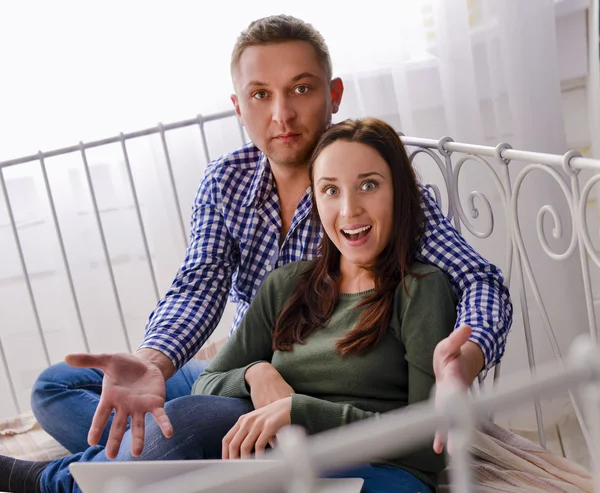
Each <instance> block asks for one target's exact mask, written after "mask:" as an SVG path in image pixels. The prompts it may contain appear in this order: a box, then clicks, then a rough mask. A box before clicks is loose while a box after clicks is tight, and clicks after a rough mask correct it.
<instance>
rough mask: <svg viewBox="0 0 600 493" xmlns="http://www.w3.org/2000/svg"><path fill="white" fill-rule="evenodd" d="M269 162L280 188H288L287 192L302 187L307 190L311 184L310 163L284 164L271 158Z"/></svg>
mask: <svg viewBox="0 0 600 493" xmlns="http://www.w3.org/2000/svg"><path fill="white" fill-rule="evenodd" d="M269 163H270V165H271V171H272V173H273V177H274V178H275V183H276V184H277V188H278V190H286V194H287V190H295V189H302V190H303V191H305V190H306V189H307V188H308V186H309V185H310V179H309V177H308V164H305V165H297V166H283V165H281V164H277V163H274V162H273V161H270V160H269Z"/></svg>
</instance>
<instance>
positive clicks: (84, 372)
mask: <svg viewBox="0 0 600 493" xmlns="http://www.w3.org/2000/svg"><path fill="white" fill-rule="evenodd" d="M83 387H87V388H92V387H98V389H101V388H102V372H100V371H99V370H94V369H90V368H74V367H72V366H69V365H67V364H66V363H64V362H62V363H56V364H54V365H52V366H49V367H48V368H46V369H45V370H44V371H43V372H42V373H40V375H39V376H38V378H37V379H36V381H35V383H34V384H33V387H32V389H31V408H32V410H33V413H34V414H35V415H36V416H37V413H38V412H40V411H41V410H42V409H43V408H44V406H45V405H47V404H48V401H49V400H52V398H54V397H58V396H60V395H61V394H63V393H64V392H67V391H69V390H74V389H77V388H83Z"/></svg>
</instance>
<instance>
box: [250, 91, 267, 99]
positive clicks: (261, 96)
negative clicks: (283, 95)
mask: <svg viewBox="0 0 600 493" xmlns="http://www.w3.org/2000/svg"><path fill="white" fill-rule="evenodd" d="M253 97H254V99H265V98H266V97H267V91H258V92H255V93H254V96H253Z"/></svg>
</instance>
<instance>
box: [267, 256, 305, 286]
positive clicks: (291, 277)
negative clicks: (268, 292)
mask: <svg viewBox="0 0 600 493" xmlns="http://www.w3.org/2000/svg"><path fill="white" fill-rule="evenodd" d="M312 264H313V261H310V260H299V261H297V262H291V263H289V264H285V265H282V266H281V267H277V269H275V270H274V271H273V272H271V273H270V274H269V275H268V276H267V277H266V279H265V281H264V283H265V284H266V285H267V286H269V287H271V288H275V289H285V288H287V287H290V286H292V287H293V286H296V284H298V282H299V281H300V279H301V277H302V274H304V273H305V272H306V271H307V270H308V269H309V268H310V266H311V265H312Z"/></svg>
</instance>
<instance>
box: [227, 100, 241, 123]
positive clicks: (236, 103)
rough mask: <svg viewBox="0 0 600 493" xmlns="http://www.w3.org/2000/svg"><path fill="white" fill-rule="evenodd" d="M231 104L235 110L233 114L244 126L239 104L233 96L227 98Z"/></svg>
mask: <svg viewBox="0 0 600 493" xmlns="http://www.w3.org/2000/svg"><path fill="white" fill-rule="evenodd" d="M229 98H230V99H231V102H232V103H233V107H234V108H235V114H236V115H237V117H238V120H239V121H240V123H241V124H242V125H244V119H243V118H242V111H241V110H240V102H239V101H238V97H237V96H236V95H235V93H234V94H232V95H231V96H229Z"/></svg>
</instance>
